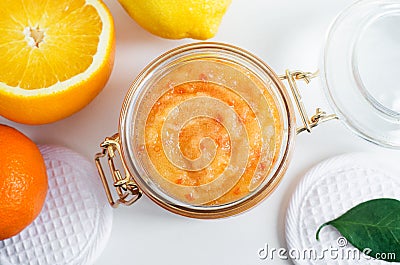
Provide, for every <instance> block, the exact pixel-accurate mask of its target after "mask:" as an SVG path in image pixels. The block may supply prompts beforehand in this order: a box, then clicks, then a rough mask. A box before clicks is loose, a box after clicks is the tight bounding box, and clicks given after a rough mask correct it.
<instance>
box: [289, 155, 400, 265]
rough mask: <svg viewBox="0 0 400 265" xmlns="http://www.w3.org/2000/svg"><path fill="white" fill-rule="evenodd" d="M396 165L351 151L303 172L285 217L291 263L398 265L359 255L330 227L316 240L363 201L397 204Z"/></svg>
mask: <svg viewBox="0 0 400 265" xmlns="http://www.w3.org/2000/svg"><path fill="white" fill-rule="evenodd" d="M398 162H399V161H393V160H391V159H390V158H389V157H386V156H383V157H382V156H379V155H373V154H366V153H354V154H346V155H342V156H338V157H334V158H331V159H328V160H326V161H323V162H321V163H320V164H318V165H316V166H315V167H313V168H312V169H311V170H310V171H308V172H307V173H306V175H305V176H304V178H303V179H302V180H301V182H300V183H299V185H298V186H297V189H296V191H295V193H294V194H293V197H292V200H291V202H290V205H289V209H288V212H287V216H286V241H287V249H288V255H289V254H291V255H292V256H293V257H292V260H293V262H294V263H295V264H302V265H303V264H304V265H305V264H307V265H314V264H321V265H326V264H329V265H352V264H360V265H365V264H369V265H379V264H382V265H383V264H393V265H394V264H399V263H388V262H384V261H380V260H373V259H372V258H370V257H367V256H363V255H362V253H361V252H359V251H358V250H356V249H355V248H354V247H353V246H352V245H351V244H350V243H348V242H347V240H346V239H345V238H344V237H342V236H341V235H340V233H339V232H338V231H337V230H336V229H335V228H334V227H332V226H326V227H324V228H323V229H322V230H321V232H320V234H319V236H320V240H319V241H317V240H316V238H315V235H316V232H317V229H318V227H319V226H320V225H322V224H323V223H325V222H327V221H330V220H333V219H335V218H337V217H339V216H340V215H342V214H344V213H345V212H347V211H348V210H349V209H351V208H353V207H354V206H356V205H358V204H360V203H362V202H365V201H368V200H372V199H377V198H393V199H398V200H399V199H400V188H399V187H400V168H399V166H398ZM324 251H325V252H324ZM354 253H355V254H354ZM359 254H360V255H359ZM304 255H305V257H304ZM310 255H312V256H311V257H310ZM315 255H316V256H315ZM314 256H315V257H314Z"/></svg>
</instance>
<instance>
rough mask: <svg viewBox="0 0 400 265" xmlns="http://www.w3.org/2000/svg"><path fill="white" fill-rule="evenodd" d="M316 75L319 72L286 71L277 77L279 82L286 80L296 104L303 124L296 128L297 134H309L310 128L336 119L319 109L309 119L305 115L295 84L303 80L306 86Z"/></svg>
mask: <svg viewBox="0 0 400 265" xmlns="http://www.w3.org/2000/svg"><path fill="white" fill-rule="evenodd" d="M318 73H319V71H316V72H314V73H312V72H303V71H289V70H286V71H285V74H284V75H280V76H279V78H280V79H281V80H287V82H288V84H289V87H290V90H291V92H292V94H293V97H294V100H295V102H296V106H297V109H298V110H299V113H300V116H301V120H302V122H303V126H302V127H299V128H297V131H296V132H297V134H299V133H301V132H304V131H307V132H311V129H312V128H314V127H316V126H317V125H318V124H320V123H322V122H326V121H329V120H333V119H338V116H337V115H336V114H327V113H326V112H325V111H323V110H322V109H320V108H317V109H316V112H315V114H314V115H313V116H311V117H309V116H308V114H307V111H306V108H305V106H304V103H303V100H302V97H301V94H300V92H299V89H298V87H297V84H296V80H304V81H305V82H306V83H307V84H308V83H310V82H311V79H313V78H315V77H317V76H318Z"/></svg>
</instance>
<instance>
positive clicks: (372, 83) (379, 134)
mask: <svg viewBox="0 0 400 265" xmlns="http://www.w3.org/2000/svg"><path fill="white" fill-rule="evenodd" d="M399 47H400V3H399V1H397V0H364V1H358V2H356V3H355V4H353V5H351V6H350V7H349V8H347V9H346V10H344V11H343V12H342V13H341V14H340V15H339V16H338V17H337V19H336V20H335V22H334V23H333V25H332V27H331V29H330V31H329V35H328V38H327V41H326V45H325V48H324V54H323V65H322V72H323V73H322V78H323V81H324V87H325V91H326V94H327V95H328V98H329V100H330V102H331V103H332V104H331V105H332V106H333V108H334V109H335V112H336V114H337V115H338V116H339V118H340V119H342V120H343V121H344V122H345V124H346V125H347V126H348V127H349V128H350V129H352V130H353V131H355V132H356V133H357V134H358V135H360V136H361V137H363V138H364V139H367V140H369V141H371V142H374V143H376V144H379V145H382V146H385V147H392V148H400V87H399V84H398V81H397V78H398V76H400V48H399Z"/></svg>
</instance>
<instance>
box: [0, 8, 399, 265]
mask: <svg viewBox="0 0 400 265" xmlns="http://www.w3.org/2000/svg"><path fill="white" fill-rule="evenodd" d="M105 2H106V4H107V5H108V6H109V8H110V9H111V12H112V13H113V15H114V18H115V25H116V35H117V47H116V60H115V66H114V70H113V73H112V76H111V79H110V80H109V82H108V84H107V86H106V87H105V89H104V90H103V92H102V93H101V94H100V95H99V96H98V97H97V98H96V99H95V100H94V101H93V102H92V103H91V104H89V105H88V106H87V107H86V108H85V109H84V110H82V111H80V112H79V113H77V114H75V115H73V116H71V117H69V118H67V119H65V120H62V121H59V122H56V123H53V124H49V125H43V126H25V125H20V124H15V123H12V122H9V121H6V120H5V119H2V118H0V123H6V124H10V125H12V126H14V127H16V128H18V129H20V130H21V131H22V132H24V133H25V134H27V135H28V136H29V137H31V138H32V139H33V140H34V141H36V142H38V143H46V144H59V145H64V146H66V147H69V148H71V149H73V150H75V151H77V152H79V153H81V154H83V155H84V156H86V157H87V158H89V159H92V158H93V156H94V154H95V153H96V152H98V151H99V143H100V142H101V141H102V140H103V139H104V138H105V137H106V136H111V135H112V134H113V133H115V132H117V128H118V118H119V111H120V109H121V104H122V101H123V98H124V96H125V93H126V92H127V90H128V88H129V85H130V83H131V82H132V81H133V79H134V78H135V76H136V75H137V74H138V73H139V71H141V69H142V68H143V67H144V66H145V65H146V64H148V63H149V62H150V61H151V60H152V59H153V58H155V57H156V56H158V55H160V54H161V53H163V52H165V51H167V50H168V49H170V48H173V47H176V46H178V45H180V44H183V43H188V42H192V40H183V41H176V40H165V39H161V38H158V37H155V36H153V35H151V34H149V33H147V32H146V31H144V30H142V29H141V28H140V27H139V26H137V24H136V23H135V22H134V21H132V20H131V19H130V18H129V17H128V15H127V14H126V13H125V12H124V10H123V9H122V8H121V6H120V5H119V4H118V2H117V1H116V0H106V1H105ZM350 2H353V1H348V0H335V1H320V0H304V1H293V0H279V1H270V0H252V1H239V0H234V1H233V3H232V5H231V6H230V8H229V9H228V12H227V13H226V15H225V17H224V19H223V21H222V24H221V27H220V29H219V33H218V35H217V37H216V38H214V39H213V40H214V41H223V42H227V43H231V44H234V45H238V46H240V47H242V48H245V49H247V50H249V51H251V52H253V53H254V54H256V55H258V56H259V57H260V58H262V59H263V60H265V61H266V62H267V63H268V64H269V65H270V66H271V67H272V68H273V69H274V70H275V71H276V72H277V73H283V72H284V70H285V69H286V68H290V69H302V70H303V69H304V70H311V71H312V70H315V69H316V68H317V67H318V64H319V61H320V50H321V47H322V44H323V41H324V38H325V35H326V32H327V30H328V27H329V25H330V23H331V21H332V20H333V19H334V17H335V16H336V14H338V12H340V10H342V9H343V8H344V7H346V6H347V5H348V4H349V3H350ZM301 87H302V89H301V90H302V92H303V96H304V102H305V104H306V105H307V108H308V109H309V112H310V113H311V112H314V109H315V108H316V107H323V108H324V109H328V107H327V103H326V100H325V99H324V95H323V92H322V89H321V86H320V82H319V80H314V81H313V82H312V83H311V84H310V85H309V86H307V87H306V86H303V85H301ZM296 141H297V142H296V144H295V145H296V146H295V150H294V154H293V157H292V163H291V164H290V167H289V170H288V171H287V174H286V175H285V177H284V179H283V180H282V182H281V184H280V186H279V187H278V188H277V190H276V191H275V192H274V193H273V194H272V195H271V196H270V197H269V198H267V199H266V200H265V201H264V202H263V203H261V204H260V205H259V206H257V207H256V208H254V209H252V210H251V211H249V212H247V213H244V214H242V215H239V216H236V217H232V218H228V219H223V220H208V221H205V220H192V219H188V218H184V217H180V216H177V215H174V214H171V213H169V212H166V211H165V210H163V209H162V208H160V207H158V206H157V205H155V204H153V203H152V202H150V201H149V200H148V199H147V198H142V199H141V200H140V201H139V202H137V203H136V204H135V205H133V206H131V207H130V208H126V207H120V208H118V209H116V210H114V224H113V230H112V234H111V238H110V241H109V242H108V245H107V247H106V250H105V251H104V252H103V254H102V255H101V256H100V258H99V260H98V261H97V262H96V263H95V265H109V264H122V262H124V261H128V264H133V265H134V264H177V265H181V264H182V265H186V264H191V265H200V264H201V265H203V264H218V265H223V264H229V265H236V264H237V265H239V264H240V265H241V264H246V265H253V264H276V265H282V264H291V263H290V261H288V260H279V259H277V260H274V261H267V260H261V259H259V257H258V253H257V252H258V250H259V249H260V248H262V247H263V246H264V245H265V244H266V243H268V244H269V245H270V246H274V247H276V248H280V247H285V246H286V243H285V234H284V233H285V232H284V226H285V215H286V209H287V207H288V203H289V200H290V197H291V194H292V193H293V191H294V189H295V187H296V185H297V184H298V182H299V179H300V178H301V176H302V175H303V174H304V172H306V171H307V170H308V169H309V168H310V167H311V166H313V165H315V164H316V163H317V162H320V161H322V160H324V159H326V158H328V157H331V156H334V155H337V154H341V153H345V152H351V151H371V152H378V153H380V154H381V155H382V156H388V157H397V158H399V159H400V152H399V151H393V150H386V149H383V148H380V147H377V146H375V145H373V144H371V143H368V142H366V141H364V140H362V139H360V138H358V137H357V136H355V135H354V134H353V133H351V132H350V131H349V130H347V129H346V128H345V127H344V126H343V125H342V124H341V123H340V122H338V121H333V122H330V123H328V124H324V125H321V126H319V128H316V129H315V130H314V131H313V133H312V134H311V135H307V134H306V133H303V134H301V135H299V136H298V137H297V139H296ZM399 161H400V160H399Z"/></svg>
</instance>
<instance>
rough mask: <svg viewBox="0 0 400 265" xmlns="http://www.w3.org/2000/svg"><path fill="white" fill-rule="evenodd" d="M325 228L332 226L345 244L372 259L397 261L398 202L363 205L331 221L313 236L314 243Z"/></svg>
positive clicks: (399, 236)
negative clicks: (349, 244) (345, 241)
mask: <svg viewBox="0 0 400 265" xmlns="http://www.w3.org/2000/svg"><path fill="white" fill-rule="evenodd" d="M327 225H332V226H334V227H335V228H336V229H337V230H339V232H340V233H341V234H342V236H344V237H345V238H346V239H347V240H348V242H350V243H351V244H352V245H353V246H355V247H356V248H358V249H359V250H360V251H362V252H364V254H367V255H369V256H371V257H372V258H376V259H381V260H385V261H389V262H399V261H400V201H398V200H395V199H375V200H370V201H367V202H363V203H361V204H359V205H357V206H355V207H354V208H352V209H350V210H349V211H347V212H346V213H345V214H343V215H342V216H340V217H338V218H336V219H335V220H332V221H329V222H327V223H325V224H323V225H321V226H320V227H319V228H318V231H317V234H316V238H317V240H319V233H320V232H321V229H322V228H323V227H324V226H327ZM369 250H370V251H369ZM368 252H369V253H368ZM392 253H394V254H392Z"/></svg>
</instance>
